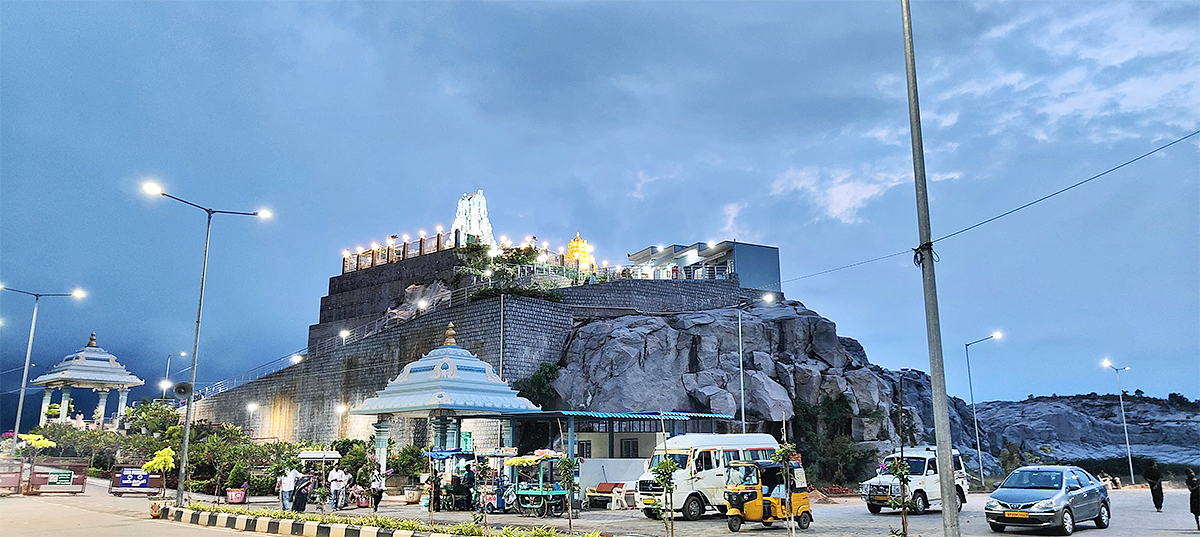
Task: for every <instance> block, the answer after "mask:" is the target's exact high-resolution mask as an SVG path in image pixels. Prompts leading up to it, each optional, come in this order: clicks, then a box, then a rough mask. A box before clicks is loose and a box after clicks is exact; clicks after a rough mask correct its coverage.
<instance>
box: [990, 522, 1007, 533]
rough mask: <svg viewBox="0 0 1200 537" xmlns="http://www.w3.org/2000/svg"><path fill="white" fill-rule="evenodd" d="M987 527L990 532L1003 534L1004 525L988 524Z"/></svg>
mask: <svg viewBox="0 0 1200 537" xmlns="http://www.w3.org/2000/svg"><path fill="white" fill-rule="evenodd" d="M988 526H991V528H992V531H994V532H996V533H1004V524H993V523H991V522H988Z"/></svg>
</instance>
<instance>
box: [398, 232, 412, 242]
mask: <svg viewBox="0 0 1200 537" xmlns="http://www.w3.org/2000/svg"><path fill="white" fill-rule="evenodd" d="M411 238H412V237H409V236H408V234H407V233H405V234H403V235H401V236H400V239H401V240H403V241H404V242H408V239H411Z"/></svg>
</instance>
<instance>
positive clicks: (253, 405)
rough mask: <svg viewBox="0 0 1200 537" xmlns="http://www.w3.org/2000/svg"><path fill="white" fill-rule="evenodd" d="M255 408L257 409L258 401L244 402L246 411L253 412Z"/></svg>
mask: <svg viewBox="0 0 1200 537" xmlns="http://www.w3.org/2000/svg"><path fill="white" fill-rule="evenodd" d="M255 410H258V403H246V411H247V412H254V411H255Z"/></svg>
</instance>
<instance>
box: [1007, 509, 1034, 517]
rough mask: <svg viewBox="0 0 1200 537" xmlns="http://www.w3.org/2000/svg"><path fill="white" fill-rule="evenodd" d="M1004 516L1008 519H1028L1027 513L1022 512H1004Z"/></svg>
mask: <svg viewBox="0 0 1200 537" xmlns="http://www.w3.org/2000/svg"><path fill="white" fill-rule="evenodd" d="M1004 516H1006V517H1008V518H1029V513H1026V512H1024V511H1005V512H1004Z"/></svg>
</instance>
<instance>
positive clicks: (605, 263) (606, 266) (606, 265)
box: [603, 259, 608, 268]
mask: <svg viewBox="0 0 1200 537" xmlns="http://www.w3.org/2000/svg"><path fill="white" fill-rule="evenodd" d="M603 264H604V268H608V260H607V259H605V260H604V263H603Z"/></svg>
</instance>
